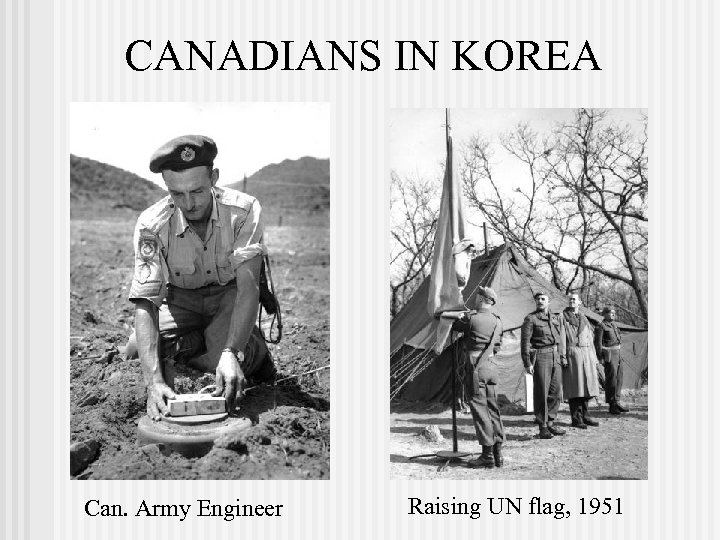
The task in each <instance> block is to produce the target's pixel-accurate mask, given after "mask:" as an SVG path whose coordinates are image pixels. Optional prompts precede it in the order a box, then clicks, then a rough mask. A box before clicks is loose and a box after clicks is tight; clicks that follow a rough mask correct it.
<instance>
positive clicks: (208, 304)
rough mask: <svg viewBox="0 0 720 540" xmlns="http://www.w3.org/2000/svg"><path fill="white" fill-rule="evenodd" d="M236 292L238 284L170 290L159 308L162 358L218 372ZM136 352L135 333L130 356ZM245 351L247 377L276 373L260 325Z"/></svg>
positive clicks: (266, 377)
mask: <svg viewBox="0 0 720 540" xmlns="http://www.w3.org/2000/svg"><path fill="white" fill-rule="evenodd" d="M236 295H237V288H236V287H235V286H234V285H226V286H222V285H211V286H208V287H203V288H202V289H180V288H177V287H173V288H171V289H169V291H168V295H167V298H166V299H165V301H164V302H163V303H162V305H161V306H160V309H159V310H158V322H159V329H160V347H161V355H162V357H163V358H172V359H173V360H174V361H175V362H178V363H187V364H189V365H191V366H192V367H194V368H197V369H199V370H201V371H204V372H206V373H214V372H215V369H216V368H217V365H218V361H219V360H220V353H221V352H222V350H223V349H224V348H225V345H226V340H227V335H228V330H229V328H230V319H231V316H232V312H233V309H234V307H235V297H236ZM136 351H137V344H136V340H135V333H134V332H133V334H132V335H131V336H130V339H129V341H128V346H127V353H128V356H129V357H132V356H133V353H136ZM244 353H245V354H244V359H243V361H242V363H241V365H240V367H241V368H242V370H243V373H244V374H245V377H248V378H249V377H252V378H253V379H255V380H258V381H268V380H271V379H272V378H273V377H274V376H275V366H274V364H273V361H272V357H271V355H270V351H269V350H268V348H267V344H266V343H265V340H264V339H263V337H262V334H261V333H260V330H259V328H258V327H257V326H255V327H254V328H253V330H252V333H251V335H250V338H249V339H248V342H247V345H246V346H245V351H244Z"/></svg>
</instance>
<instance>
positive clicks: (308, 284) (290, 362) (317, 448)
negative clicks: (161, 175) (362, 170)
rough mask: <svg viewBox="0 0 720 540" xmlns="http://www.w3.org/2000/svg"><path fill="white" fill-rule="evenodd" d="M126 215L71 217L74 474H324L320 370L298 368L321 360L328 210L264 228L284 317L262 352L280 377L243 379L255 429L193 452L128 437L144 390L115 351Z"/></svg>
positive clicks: (126, 319) (324, 396)
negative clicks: (279, 335)
mask: <svg viewBox="0 0 720 540" xmlns="http://www.w3.org/2000/svg"><path fill="white" fill-rule="evenodd" d="M135 217H136V216H134V215H133V214H131V213H130V212H128V213H127V214H126V215H117V216H111V217H106V218H105V219H73V220H72V221H71V274H70V276H71V298H70V351H69V352H70V354H69V361H70V406H71V422H70V442H71V443H76V444H81V443H86V444H85V446H84V447H83V449H82V451H80V452H79V453H78V456H79V457H81V458H83V459H82V460H81V463H79V464H78V463H76V464H75V465H76V469H75V471H74V472H75V473H76V475H75V478H79V479H137V478H145V479H153V478H158V479H159V478H186V479H192V478H205V479H214V478H217V479H230V478H252V479H264V478H282V479H292V478H298V479H305V478H311V479H324V478H328V477H329V474H330V370H329V369H322V370H320V371H316V372H315V373H312V374H309V375H302V376H299V377H296V376H298V375H301V374H303V373H306V372H308V371H311V370H313V369H316V368H320V367H322V366H326V365H328V364H329V362H330V326H329V312H330V266H329V263H330V255H329V226H328V219H327V214H326V213H324V214H321V215H317V214H316V215H312V216H308V217H306V218H305V219H303V220H301V222H302V223H303V224H301V225H293V226H285V227H282V226H276V227H268V228H267V230H266V243H267V245H268V248H269V250H270V256H271V260H272V262H273V277H274V280H275V287H276V291H277V293H278V297H279V300H280V303H281V305H282V307H283V323H284V332H283V334H284V335H283V339H282V341H281V343H280V344H278V345H271V350H272V352H273V355H274V358H275V362H276V366H277V368H278V379H283V378H288V379H287V380H285V381H283V382H280V383H279V384H278V385H277V386H276V387H273V386H272V385H263V386H256V387H254V388H251V389H250V390H249V391H248V392H247V395H246V397H245V399H244V400H243V402H242V413H243V415H245V416H248V417H249V418H251V419H252V420H253V423H254V424H253V427H252V428H250V429H249V430H246V431H244V432H242V433H236V434H231V435H229V436H225V437H223V438H222V439H221V440H218V441H216V444H215V446H214V448H213V449H212V450H211V451H210V452H209V453H208V454H207V455H205V456H204V457H201V458H194V459H186V458H184V457H182V456H180V455H178V454H174V453H170V452H168V451H167V449H166V448H164V447H163V446H162V445H148V446H144V447H139V446H138V445H137V443H136V434H137V422H138V420H139V418H140V417H141V416H142V415H144V414H145V390H144V386H143V384H142V376H141V372H140V363H139V361H138V360H126V359H125V357H124V355H123V354H121V353H120V351H121V350H122V346H123V345H124V344H125V341H126V339H127V336H128V335H129V333H130V331H131V326H132V324H133V306H132V304H130V303H129V302H128V301H127V287H128V285H129V281H130V278H131V276H132V260H133V259H132V230H133V225H134V219H135ZM288 221H289V220H286V223H287V222H288ZM294 221H295V222H298V219H295V220H294ZM212 382H213V378H212V377H210V376H209V375H206V374H202V373H200V372H197V371H194V370H189V369H184V370H181V372H180V374H179V377H178V378H177V379H176V387H177V390H178V391H180V392H193V391H197V390H199V389H200V388H202V387H203V386H205V385H207V384H211V383H212ZM86 461H89V462H90V463H89V465H86V463H85V462H86Z"/></svg>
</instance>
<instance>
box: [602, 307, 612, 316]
mask: <svg viewBox="0 0 720 540" xmlns="http://www.w3.org/2000/svg"><path fill="white" fill-rule="evenodd" d="M611 311H615V308H613V307H610V306H605V307H604V308H603V310H602V314H603V315H607V314H608V313H610V312H611Z"/></svg>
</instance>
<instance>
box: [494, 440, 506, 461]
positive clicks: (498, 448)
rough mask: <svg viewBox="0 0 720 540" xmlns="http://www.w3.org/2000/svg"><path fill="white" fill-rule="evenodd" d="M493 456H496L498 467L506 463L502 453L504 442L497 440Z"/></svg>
mask: <svg viewBox="0 0 720 540" xmlns="http://www.w3.org/2000/svg"><path fill="white" fill-rule="evenodd" d="M493 457H494V458H495V466H496V467H502V466H503V465H504V464H505V458H503V455H502V443H500V442H496V443H495V445H494V446H493Z"/></svg>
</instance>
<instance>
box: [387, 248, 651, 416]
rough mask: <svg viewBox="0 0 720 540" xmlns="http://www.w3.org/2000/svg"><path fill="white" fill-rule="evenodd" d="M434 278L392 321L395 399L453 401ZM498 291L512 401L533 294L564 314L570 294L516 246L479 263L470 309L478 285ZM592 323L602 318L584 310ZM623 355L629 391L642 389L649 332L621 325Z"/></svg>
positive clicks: (502, 366) (502, 387)
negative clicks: (439, 347)
mask: <svg viewBox="0 0 720 540" xmlns="http://www.w3.org/2000/svg"><path fill="white" fill-rule="evenodd" d="M428 286H429V280H428V279H425V281H423V283H422V284H421V285H420V287H419V288H418V290H417V291H416V292H415V294H414V295H413V296H412V298H411V299H410V301H409V302H408V303H407V304H406V305H405V306H404V307H403V309H402V310H401V311H400V312H399V313H398V314H397V316H396V317H395V318H394V319H393V320H392V322H391V323H390V377H391V380H390V390H391V397H392V398H402V399H406V400H410V401H444V402H450V395H451V386H450V366H451V364H450V361H451V351H452V347H448V348H446V349H445V350H444V351H443V353H442V354H440V355H439V356H437V355H435V353H434V352H433V351H432V348H433V346H434V336H435V335H434V332H433V331H432V326H433V325H432V322H433V320H432V318H431V316H430V315H429V314H428V312H427V311H426V304H427V292H428ZM480 286H485V287H492V288H493V289H494V290H495V292H496V293H497V295H498V298H499V300H498V303H497V305H496V306H495V307H494V311H495V312H496V313H497V314H498V315H499V316H500V318H501V319H502V322H503V328H504V333H503V346H502V349H501V350H500V352H499V354H498V355H497V356H496V357H495V358H494V361H495V362H496V364H497V366H498V372H499V375H500V381H499V385H498V393H499V394H505V396H506V397H507V398H508V399H510V400H511V401H518V400H520V399H521V398H522V387H521V386H520V384H521V380H522V375H523V373H524V369H523V364H522V360H521V358H520V327H521V326H522V323H523V320H524V319H525V316H526V315H527V314H528V313H530V312H531V311H533V310H534V309H535V300H534V298H533V296H534V295H535V293H536V292H538V291H544V292H546V293H547V294H548V296H549V297H550V309H551V310H552V311H556V312H559V311H561V310H562V309H564V308H565V307H566V306H567V298H566V296H565V294H563V293H562V292H561V291H559V290H558V289H556V288H555V287H554V286H553V285H552V284H551V283H550V282H549V281H548V280H547V279H545V278H544V277H543V276H542V275H541V274H540V273H539V272H538V271H537V270H535V269H534V268H533V267H532V266H531V265H530V264H528V263H527V261H525V259H524V258H523V256H522V255H521V254H520V252H519V251H518V250H517V249H516V248H515V247H514V246H512V245H509V244H504V245H501V246H499V247H496V248H495V249H493V250H492V251H490V253H488V254H487V255H482V256H480V257H477V258H475V259H474V260H473V262H472V266H471V272H470V279H469V281H468V284H467V286H466V287H465V290H464V292H463V296H464V299H465V302H466V304H467V305H470V306H472V305H474V297H475V294H476V291H477V289H478V287H480ZM583 312H584V313H585V315H586V316H587V317H588V319H589V320H590V322H591V323H597V322H599V321H601V320H602V316H600V315H598V314H597V313H595V312H593V311H591V310H589V309H585V308H583ZM618 326H619V328H620V330H621V332H622V335H623V343H622V356H623V359H624V360H625V374H624V383H623V387H625V388H629V387H630V388H632V387H639V386H640V385H641V384H642V383H643V382H644V381H646V380H647V368H648V360H647V335H648V334H647V331H646V330H645V329H640V328H636V327H634V326H629V325H624V324H619V325H618Z"/></svg>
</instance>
